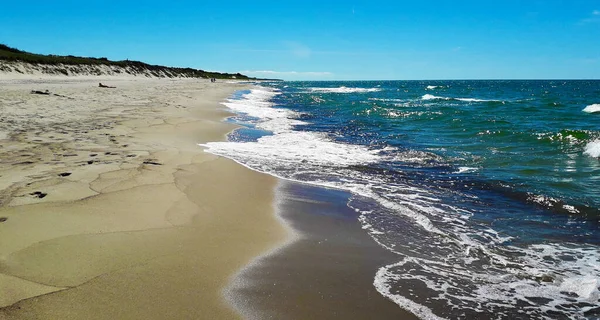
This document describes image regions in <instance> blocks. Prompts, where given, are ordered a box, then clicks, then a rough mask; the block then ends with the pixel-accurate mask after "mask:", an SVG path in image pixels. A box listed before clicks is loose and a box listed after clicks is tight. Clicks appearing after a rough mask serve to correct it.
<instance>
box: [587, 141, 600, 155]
mask: <svg viewBox="0 0 600 320" xmlns="http://www.w3.org/2000/svg"><path fill="white" fill-rule="evenodd" d="M583 154H586V155H588V156H590V157H594V158H600V140H595V141H592V142H589V143H588V144H587V145H586V146H585V150H584V151H583Z"/></svg>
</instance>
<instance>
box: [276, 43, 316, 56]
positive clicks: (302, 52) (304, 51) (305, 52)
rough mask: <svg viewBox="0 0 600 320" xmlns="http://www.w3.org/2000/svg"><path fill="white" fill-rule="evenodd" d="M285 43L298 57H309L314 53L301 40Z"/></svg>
mask: <svg viewBox="0 0 600 320" xmlns="http://www.w3.org/2000/svg"><path fill="white" fill-rule="evenodd" d="M283 44H284V45H285V46H286V47H287V49H288V51H289V52H291V53H292V55H294V56H296V57H298V58H309V57H310V55H311V53H312V51H311V50H310V48H309V47H307V46H305V45H303V44H302V43H299V42H294V41H285V42H284V43H283Z"/></svg>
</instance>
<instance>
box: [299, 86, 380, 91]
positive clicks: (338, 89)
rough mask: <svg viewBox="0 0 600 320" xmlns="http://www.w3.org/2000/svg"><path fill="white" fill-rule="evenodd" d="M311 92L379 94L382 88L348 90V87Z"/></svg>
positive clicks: (320, 89) (315, 89)
mask: <svg viewBox="0 0 600 320" xmlns="http://www.w3.org/2000/svg"><path fill="white" fill-rule="evenodd" d="M309 90H310V91H311V92H321V93H366V92H378V91H381V89H380V88H348V87H344V86H341V87H337V88H309Z"/></svg>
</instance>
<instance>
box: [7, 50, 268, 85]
mask: <svg viewBox="0 0 600 320" xmlns="http://www.w3.org/2000/svg"><path fill="white" fill-rule="evenodd" d="M0 73H12V74H23V75H35V74H42V75H56V76H61V75H64V76H82V75H83V76H143V77H148V78H205V79H210V78H215V79H235V80H277V79H259V78H253V77H248V76H246V75H243V74H241V73H222V72H211V71H205V70H201V69H193V68H181V67H166V66H160V65H152V64H148V63H145V62H141V61H134V60H122V61H112V60H109V59H107V58H93V57H76V56H72V55H68V56H60V55H52V54H51V55H43V54H36V53H31V52H27V51H23V50H19V49H16V48H12V47H9V46H7V45H4V44H0Z"/></svg>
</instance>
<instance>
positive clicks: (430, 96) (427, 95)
mask: <svg viewBox="0 0 600 320" xmlns="http://www.w3.org/2000/svg"><path fill="white" fill-rule="evenodd" d="M421 99H422V100H456V101H463V102H503V101H502V100H486V99H477V98H452V97H439V96H434V95H432V94H425V95H423V96H422V97H421Z"/></svg>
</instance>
